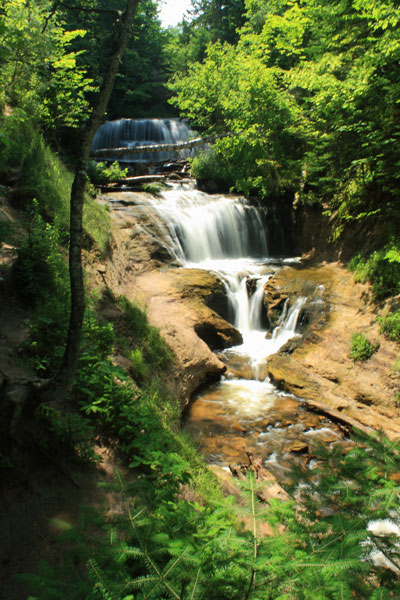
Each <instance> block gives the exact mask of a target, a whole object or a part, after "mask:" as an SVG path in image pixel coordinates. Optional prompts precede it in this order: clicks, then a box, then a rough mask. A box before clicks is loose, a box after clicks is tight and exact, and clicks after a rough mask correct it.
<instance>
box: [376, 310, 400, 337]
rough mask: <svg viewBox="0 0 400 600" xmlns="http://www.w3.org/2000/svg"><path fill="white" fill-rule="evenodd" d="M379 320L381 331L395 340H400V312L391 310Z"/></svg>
mask: <svg viewBox="0 0 400 600" xmlns="http://www.w3.org/2000/svg"><path fill="white" fill-rule="evenodd" d="M377 321H378V323H379V325H380V328H379V331H380V332H381V333H383V334H384V335H385V336H386V337H387V338H389V339H390V340H393V341H394V342H400V312H399V311H394V312H389V313H388V314H387V315H384V316H379V317H378V318H377Z"/></svg>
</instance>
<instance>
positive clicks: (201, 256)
mask: <svg viewBox="0 0 400 600" xmlns="http://www.w3.org/2000/svg"><path fill="white" fill-rule="evenodd" d="M150 202H151V204H152V205H153V207H154V208H155V210H156V211H157V212H158V214H159V215H160V217H162V219H163V221H164V222H165V223H166V225H167V228H168V231H169V233H170V237H171V245H172V247H173V250H174V252H175V256H176V259H177V260H179V261H180V262H181V264H182V266H185V267H186V268H198V269H207V270H211V271H213V272H215V273H217V274H218V276H219V277H220V279H221V280H222V281H223V283H224V285H225V289H226V292H227V297H228V301H229V304H230V306H231V308H232V313H233V319H232V322H233V324H234V325H235V327H236V328H237V329H239V331H240V332H241V333H242V337H243V344H241V345H240V346H236V347H235V348H230V349H229V352H231V353H232V352H236V353H237V354H240V355H245V356H247V357H249V359H250V361H251V365H252V371H253V377H254V378H255V379H259V378H260V373H261V371H260V365H261V364H262V363H265V360H266V358H267V357H268V356H270V355H271V354H273V353H275V352H277V350H278V349H279V348H280V347H281V346H283V344H285V343H286V342H287V341H288V340H289V339H290V338H292V337H294V336H296V324H297V320H298V318H299V315H300V312H301V308H302V306H303V305H304V302H305V299H304V298H299V299H298V300H297V301H296V302H295V304H294V305H293V307H291V308H290V309H289V310H288V311H287V313H285V315H284V316H283V319H282V322H280V323H279V327H278V328H277V329H276V330H275V332H274V334H273V335H272V337H271V338H269V339H267V338H266V331H265V329H264V328H263V326H262V314H263V311H265V307H264V305H263V298H264V286H265V284H266V282H267V281H268V279H269V277H270V276H271V273H266V271H267V270H268V269H269V270H270V267H271V262H272V261H271V259H270V258H269V257H268V247H267V239H266V234H265V228H264V225H263V222H262V218H261V216H260V213H259V211H258V210H257V208H256V207H254V206H252V205H250V204H249V203H248V202H247V201H246V200H245V199H244V198H238V197H235V198H234V197H224V196H210V195H208V194H204V193H202V192H200V191H198V190H195V189H193V187H190V186H185V187H182V186H178V185H176V186H173V187H172V189H170V190H167V191H165V192H163V193H162V194H161V197H160V198H157V199H153V200H151V201H150ZM249 280H255V290H254V292H253V293H252V294H251V293H249V289H248V282H249Z"/></svg>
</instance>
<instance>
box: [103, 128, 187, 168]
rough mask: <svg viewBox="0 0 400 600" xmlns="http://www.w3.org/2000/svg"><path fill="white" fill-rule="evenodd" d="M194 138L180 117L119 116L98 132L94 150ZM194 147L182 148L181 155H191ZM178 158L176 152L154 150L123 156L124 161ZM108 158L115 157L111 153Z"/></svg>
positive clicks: (156, 160) (152, 144)
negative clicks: (132, 117) (124, 117)
mask: <svg viewBox="0 0 400 600" xmlns="http://www.w3.org/2000/svg"><path fill="white" fill-rule="evenodd" d="M190 137H193V131H192V130H191V129H190V127H189V126H188V125H187V124H186V123H185V122H184V121H182V120H180V119H119V120H118V121H108V122H107V123H104V125H102V126H101V127H99V129H98V130H97V132H96V135H95V136H94V139H93V143H92V151H94V150H101V149H103V148H124V147H126V148H132V147H133V148H134V147H135V146H154V145H155V144H175V143H177V142H187V141H188V140H189V138H190ZM190 152H191V150H182V151H180V156H181V157H182V158H185V157H187V156H190ZM172 159H176V152H174V151H168V152H151V153H143V154H130V155H129V154H126V155H125V156H123V157H119V158H118V161H120V162H162V161H165V160H172ZM105 160H114V159H113V158H112V157H111V156H110V157H106V158H105Z"/></svg>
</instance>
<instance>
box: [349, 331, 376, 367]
mask: <svg viewBox="0 0 400 600" xmlns="http://www.w3.org/2000/svg"><path fill="white" fill-rule="evenodd" d="M378 348H379V344H371V342H370V341H369V340H367V338H366V337H365V335H363V334H362V333H353V336H352V338H351V351H350V358H351V359H352V360H353V361H364V360H368V358H371V356H372V355H373V354H374V352H376V351H377V350H378Z"/></svg>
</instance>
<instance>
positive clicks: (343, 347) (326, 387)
mask: <svg viewBox="0 0 400 600" xmlns="http://www.w3.org/2000/svg"><path fill="white" fill-rule="evenodd" d="M271 285H273V286H274V289H275V290H279V292H280V293H281V294H283V295H285V294H299V295H300V294H302V295H303V294H304V292H305V291H306V290H307V287H308V286H309V287H310V288H311V287H312V286H313V285H314V288H315V286H316V285H318V286H320V287H319V291H320V294H321V297H322V298H323V300H324V302H325V303H326V306H327V308H328V309H329V310H328V311H325V312H321V315H320V317H319V318H317V319H315V320H314V321H311V323H309V324H308V326H307V328H306V330H305V336H304V339H303V341H302V343H301V344H300V345H297V347H290V345H289V348H283V349H282V350H281V352H280V353H278V354H277V355H274V356H272V357H270V359H269V362H268V373H269V376H270V378H271V380H272V381H273V382H274V383H275V384H276V385H277V387H279V388H280V389H283V390H286V391H288V392H290V393H292V394H295V395H296V396H298V397H301V398H305V399H308V400H313V401H317V402H321V403H324V404H327V405H329V406H330V407H331V408H333V409H335V410H336V411H339V412H340V413H342V414H343V415H347V416H348V417H351V418H353V419H355V420H357V421H359V422H360V423H362V424H363V425H365V426H367V427H372V428H373V429H375V430H381V429H382V430H383V431H384V432H385V433H386V434H387V435H388V436H389V437H390V438H400V419H399V417H400V410H399V408H398V407H397V396H396V394H397V393H398V392H399V391H400V378H399V375H398V373H397V371H395V370H394V368H393V365H394V363H395V360H396V358H397V356H398V350H397V347H396V345H395V344H394V343H392V342H390V341H388V340H387V339H385V338H384V337H383V336H382V335H381V334H380V333H379V327H378V325H377V323H376V316H377V312H378V311H377V308H376V306H375V305H374V304H373V303H372V301H371V296H370V291H369V287H368V285H366V284H360V283H354V281H353V275H352V274H351V273H350V272H349V271H347V269H346V268H345V267H344V266H343V265H341V264H340V263H337V262H334V263H314V264H313V265H303V266H301V265H299V266H298V267H296V268H294V269H292V268H291V269H282V270H281V271H279V272H278V273H277V274H276V276H275V277H274V280H273V281H271ZM321 286H322V287H321ZM354 332H357V333H363V334H364V335H366V337H367V338H368V339H369V340H370V341H371V342H372V343H374V344H378V345H379V348H378V350H377V352H376V353H375V354H373V356H372V357H371V358H370V359H369V360H367V361H365V362H353V361H352V360H351V359H350V344H351V337H352V335H353V333H354Z"/></svg>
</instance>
